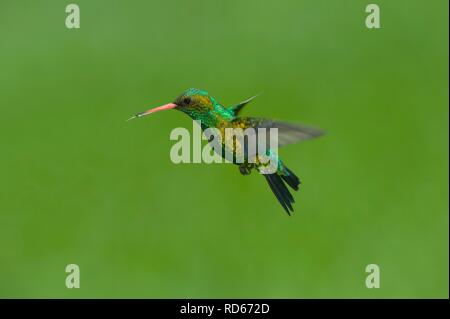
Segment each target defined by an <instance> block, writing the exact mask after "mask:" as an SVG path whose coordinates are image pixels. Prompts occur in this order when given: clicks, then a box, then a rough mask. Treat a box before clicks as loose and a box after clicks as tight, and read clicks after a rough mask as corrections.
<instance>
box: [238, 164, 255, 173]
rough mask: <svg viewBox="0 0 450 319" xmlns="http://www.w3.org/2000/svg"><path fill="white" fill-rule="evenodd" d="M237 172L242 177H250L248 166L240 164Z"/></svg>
mask: <svg viewBox="0 0 450 319" xmlns="http://www.w3.org/2000/svg"><path fill="white" fill-rule="evenodd" d="M239 171H240V172H241V174H242V175H250V173H251V172H252V166H251V165H249V164H241V165H239Z"/></svg>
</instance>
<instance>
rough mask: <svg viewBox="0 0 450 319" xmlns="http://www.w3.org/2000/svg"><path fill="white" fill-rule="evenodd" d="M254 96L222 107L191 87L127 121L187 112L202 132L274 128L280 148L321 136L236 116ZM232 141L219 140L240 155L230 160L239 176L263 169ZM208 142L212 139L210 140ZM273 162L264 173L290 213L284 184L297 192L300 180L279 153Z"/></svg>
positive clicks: (295, 127)
mask: <svg viewBox="0 0 450 319" xmlns="http://www.w3.org/2000/svg"><path fill="white" fill-rule="evenodd" d="M255 97H256V96H253V97H251V98H249V99H247V100H245V101H243V102H240V103H239V104H237V105H234V106H231V107H224V106H222V105H221V104H220V103H219V102H218V101H217V100H216V99H215V98H214V97H212V96H211V95H209V94H208V92H206V91H204V90H199V89H193V88H191V89H188V90H186V91H185V92H184V93H182V94H181V95H180V96H178V97H177V98H176V99H175V101H174V102H172V103H168V104H165V105H161V106H158V107H155V108H152V109H150V110H148V111H145V112H141V113H138V114H136V115H134V116H133V117H131V118H130V119H129V120H131V119H134V118H140V117H143V116H146V115H149V114H152V113H155V112H159V111H164V110H171V109H175V110H179V111H181V112H183V113H186V114H187V115H189V116H190V117H191V118H192V119H193V120H195V121H199V122H200V124H201V128H202V130H203V132H204V133H205V130H207V129H210V128H215V129H218V130H219V131H220V132H223V131H224V130H225V129H227V128H241V129H244V130H245V129H247V128H254V129H255V130H254V131H255V132H258V131H259V130H258V129H260V128H265V129H271V128H276V129H277V132H278V146H279V147H281V146H284V145H287V144H293V143H296V142H299V141H302V140H307V139H311V138H315V137H318V136H320V135H322V131H321V130H318V129H315V128H311V127H307V126H302V125H297V124H291V123H286V122H280V121H273V120H269V119H264V118H257V117H243V116H239V113H240V112H241V111H242V109H243V107H244V106H245V105H247V104H248V103H249V102H250V101H252V100H253V99H254V98H255ZM233 141H234V143H231V144H230V143H227V142H226V141H224V140H223V141H222V142H221V143H222V144H223V145H222V146H223V149H224V150H226V149H228V150H229V151H231V152H232V153H233V154H234V155H236V154H237V153H239V152H240V153H242V154H243V158H244V161H243V162H241V161H240V162H233V163H235V164H236V165H239V171H240V173H241V174H242V175H248V174H250V172H251V170H252V169H258V170H259V171H260V172H262V171H263V170H262V168H263V166H264V165H265V164H263V163H262V162H258V161H250V160H249V157H250V155H251V154H249V153H248V152H247V150H248V147H246V146H245V145H239V142H238V140H233ZM246 141H247V140H246ZM209 142H210V143H211V142H212V141H211V139H210V140H209ZM230 148H231V149H230ZM271 153H272V150H271V149H268V150H267V154H268V155H269V156H270V155H271ZM220 155H221V156H222V157H225V154H224V152H221V154H220ZM233 158H236V157H233ZM276 161H277V162H276V168H275V172H271V173H267V174H263V175H264V177H265V179H266V181H267V183H268V184H269V186H270V188H271V190H272V192H273V193H274V194H275V196H276V198H277V199H278V201H279V202H280V204H281V206H282V207H283V208H284V210H285V211H286V212H287V213H288V214H289V215H290V213H291V212H293V211H294V209H293V207H292V204H293V203H294V198H293V196H292V194H291V193H290V192H289V189H288V188H287V186H286V184H287V185H289V186H290V187H291V188H292V189H294V190H295V191H297V190H298V189H299V185H300V180H299V178H298V177H297V176H296V175H295V174H294V173H293V172H292V171H291V170H290V169H289V168H287V167H286V165H284V163H283V162H282V160H281V159H280V158H279V157H278V156H277V157H276Z"/></svg>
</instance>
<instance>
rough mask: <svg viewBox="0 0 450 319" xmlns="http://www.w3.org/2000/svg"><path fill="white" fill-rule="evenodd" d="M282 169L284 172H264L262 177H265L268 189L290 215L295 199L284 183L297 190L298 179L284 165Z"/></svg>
mask: <svg viewBox="0 0 450 319" xmlns="http://www.w3.org/2000/svg"><path fill="white" fill-rule="evenodd" d="M284 170H285V172H283V173H273V174H265V175H264V177H265V178H266V180H267V183H268V184H269V186H270V189H271V190H272V192H273V193H274V194H275V196H276V197H277V199H278V201H279V202H280V204H281V206H283V208H284V210H285V211H286V213H288V215H291V212H293V211H294V209H293V208H292V204H293V203H294V202H295V201H294V197H293V196H292V194H291V193H290V192H289V189H288V188H287V186H286V184H285V183H287V184H288V185H289V186H290V187H291V188H292V189H294V190H296V191H297V190H298V186H299V185H300V180H299V179H298V177H297V176H296V175H295V174H294V173H293V172H292V171H291V170H290V169H288V168H287V167H284Z"/></svg>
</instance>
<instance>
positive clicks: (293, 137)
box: [233, 117, 323, 147]
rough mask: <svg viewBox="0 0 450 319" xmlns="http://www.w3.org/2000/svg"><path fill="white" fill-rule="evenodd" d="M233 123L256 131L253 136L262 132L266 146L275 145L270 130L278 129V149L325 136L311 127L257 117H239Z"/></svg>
mask: <svg viewBox="0 0 450 319" xmlns="http://www.w3.org/2000/svg"><path fill="white" fill-rule="evenodd" d="M233 123H234V124H233V125H234V126H236V125H237V126H239V127H245V128H249V127H252V128H254V129H255V130H254V131H253V132H252V134H256V135H258V134H261V132H263V133H265V134H266V143H267V144H266V145H269V144H268V143H269V142H272V143H271V145H274V144H273V140H274V139H275V136H274V135H273V134H271V132H270V129H271V128H277V129H278V140H277V143H278V147H281V146H285V145H289V144H294V143H297V142H300V141H305V140H309V139H312V138H316V137H319V136H321V135H322V134H323V131H322V130H320V129H317V128H313V127H310V126H306V125H301V124H293V123H288V122H282V121H274V120H269V119H264V118H256V117H239V118H237V119H235V120H234V121H233ZM259 129H266V130H265V131H262V130H259ZM263 140H264V139H263ZM258 141H259V139H258Z"/></svg>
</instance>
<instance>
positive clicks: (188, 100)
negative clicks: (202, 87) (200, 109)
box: [183, 97, 191, 105]
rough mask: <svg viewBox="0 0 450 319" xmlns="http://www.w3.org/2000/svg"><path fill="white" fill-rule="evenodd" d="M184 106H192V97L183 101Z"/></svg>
mask: <svg viewBox="0 0 450 319" xmlns="http://www.w3.org/2000/svg"><path fill="white" fill-rule="evenodd" d="M183 104H185V105H189V104H191V98H190V97H185V98H184V99H183Z"/></svg>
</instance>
